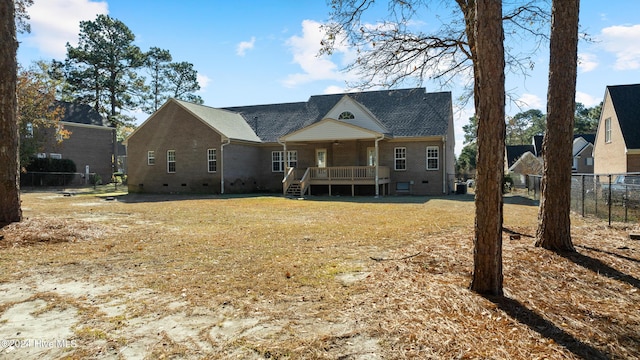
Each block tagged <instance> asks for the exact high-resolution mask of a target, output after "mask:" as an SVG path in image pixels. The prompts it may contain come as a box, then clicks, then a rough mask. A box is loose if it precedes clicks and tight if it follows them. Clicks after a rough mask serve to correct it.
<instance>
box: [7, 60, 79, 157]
mask: <svg viewBox="0 0 640 360" xmlns="http://www.w3.org/2000/svg"><path fill="white" fill-rule="evenodd" d="M47 69H48V64H47V63H45V62H38V63H36V64H35V65H34V66H32V67H31V68H30V69H23V68H18V78H17V100H18V127H19V132H20V167H21V168H23V167H26V166H27V165H28V164H29V162H30V161H31V160H32V157H33V155H35V154H36V153H38V152H41V151H42V148H43V147H44V146H45V144H46V141H48V140H50V139H51V138H52V137H50V136H47V134H50V133H52V132H54V133H56V134H57V135H58V136H55V137H53V138H55V139H57V141H59V142H60V141H62V140H63V139H65V138H68V137H69V135H70V133H69V131H67V130H65V129H64V128H62V127H60V126H59V121H60V120H61V119H62V116H63V115H64V109H63V108H62V107H60V106H58V105H57V102H56V82H55V81H54V80H53V79H51V78H50V77H49V76H48V73H47Z"/></svg>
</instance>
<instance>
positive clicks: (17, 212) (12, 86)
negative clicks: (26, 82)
mask: <svg viewBox="0 0 640 360" xmlns="http://www.w3.org/2000/svg"><path fill="white" fill-rule="evenodd" d="M0 28H1V29H0V79H2V81H0V139H2V141H0V227H2V226H4V225H6V224H9V223H12V222H17V221H20V220H22V209H21V208H20V168H19V167H20V162H19V161H18V158H19V157H18V156H19V154H18V149H19V148H20V146H19V136H18V120H17V117H16V115H17V108H18V107H17V100H16V81H17V61H16V51H17V49H18V42H17V40H16V25H15V7H14V3H13V0H0Z"/></svg>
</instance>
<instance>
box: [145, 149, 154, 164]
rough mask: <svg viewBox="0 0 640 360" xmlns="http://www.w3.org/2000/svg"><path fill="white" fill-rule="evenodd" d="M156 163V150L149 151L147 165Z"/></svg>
mask: <svg viewBox="0 0 640 360" xmlns="http://www.w3.org/2000/svg"><path fill="white" fill-rule="evenodd" d="M155 164H156V152H155V151H153V150H149V151H147V165H155Z"/></svg>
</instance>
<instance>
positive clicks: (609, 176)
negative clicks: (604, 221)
mask: <svg viewBox="0 0 640 360" xmlns="http://www.w3.org/2000/svg"><path fill="white" fill-rule="evenodd" d="M608 178H609V201H608V203H609V226H611V174H609V175H608Z"/></svg>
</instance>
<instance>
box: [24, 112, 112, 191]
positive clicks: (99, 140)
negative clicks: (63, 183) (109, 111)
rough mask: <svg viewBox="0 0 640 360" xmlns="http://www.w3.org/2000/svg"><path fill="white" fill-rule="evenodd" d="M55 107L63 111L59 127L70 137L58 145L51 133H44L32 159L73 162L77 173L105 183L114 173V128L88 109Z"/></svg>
mask: <svg viewBox="0 0 640 360" xmlns="http://www.w3.org/2000/svg"><path fill="white" fill-rule="evenodd" d="M58 106H60V107H62V108H63V109H64V115H63V117H62V119H61V120H60V121H59V123H58V126H59V127H62V128H63V129H64V130H66V131H68V132H69V133H70V135H69V137H68V138H65V139H63V140H62V141H57V139H56V135H55V134H54V132H53V131H49V130H44V131H46V132H47V133H46V134H44V136H43V141H42V144H41V145H42V150H41V152H39V153H37V154H35V155H36V156H37V157H40V158H54V159H69V160H72V161H73V162H74V163H75V165H76V171H77V172H79V173H83V174H85V173H96V174H97V175H99V176H100V177H101V178H102V180H103V181H104V182H108V181H109V180H110V179H111V175H112V173H113V169H112V159H113V156H114V138H115V128H113V127H111V126H110V124H109V123H108V121H106V120H105V119H104V118H103V117H102V116H101V115H100V114H99V113H98V112H97V111H95V110H94V109H93V108H92V107H91V106H89V105H86V104H77V103H70V102H59V103H58Z"/></svg>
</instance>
